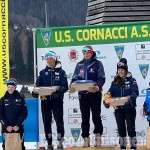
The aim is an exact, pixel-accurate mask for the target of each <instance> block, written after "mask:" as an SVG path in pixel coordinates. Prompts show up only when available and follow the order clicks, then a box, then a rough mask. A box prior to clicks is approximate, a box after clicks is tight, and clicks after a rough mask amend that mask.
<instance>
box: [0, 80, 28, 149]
mask: <svg viewBox="0 0 150 150" xmlns="http://www.w3.org/2000/svg"><path fill="white" fill-rule="evenodd" d="M6 84H7V91H6V92H5V94H4V96H3V97H2V98H1V100H0V121H1V124H2V133H3V134H4V133H14V132H16V133H20V137H21V138H22V150H25V146H24V140H23V134H24V122H25V120H26V118H27V116H28V110H27V106H26V102H25V100H24V96H23V95H21V94H20V93H19V92H18V91H17V90H16V86H17V83H16V80H15V79H13V78H12V79H9V80H8V81H7V82H6ZM2 147H3V150H5V141H3V145H2Z"/></svg>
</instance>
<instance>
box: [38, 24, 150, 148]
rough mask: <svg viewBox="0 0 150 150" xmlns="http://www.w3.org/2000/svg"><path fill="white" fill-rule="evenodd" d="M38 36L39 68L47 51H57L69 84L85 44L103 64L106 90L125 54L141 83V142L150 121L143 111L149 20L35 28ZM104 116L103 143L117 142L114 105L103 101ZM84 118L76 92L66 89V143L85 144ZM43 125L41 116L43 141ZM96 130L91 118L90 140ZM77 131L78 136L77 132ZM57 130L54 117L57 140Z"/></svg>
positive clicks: (149, 56)
mask: <svg viewBox="0 0 150 150" xmlns="http://www.w3.org/2000/svg"><path fill="white" fill-rule="evenodd" d="M36 38H37V66H38V72H39V71H41V70H42V69H44V68H45V66H46V61H45V54H46V53H47V52H48V51H54V52H56V54H57V59H58V60H59V61H61V64H62V68H63V69H64V70H65V71H66V73H67V77H68V83H69V84H70V82H71V78H72V75H73V72H74V69H75V66H76V64H77V62H79V61H81V60H82V59H83V54H82V48H83V47H84V46H86V45H90V46H92V48H93V50H94V51H95V53H96V57H97V59H98V60H100V61H101V62H102V63H103V65H104V70H105V74H106V83H105V85H104V87H103V94H105V93H106V92H107V91H108V89H109V87H110V85H111V82H112V81H113V79H114V76H115V75H116V71H117V62H118V61H119V60H120V59H121V58H126V59H127V61H128V68H129V71H130V72H131V73H132V76H133V77H134V78H135V79H136V80H137V83H138V85H139V93H140V94H139V97H138V98H137V117H136V133H137V137H138V142H139V143H141V144H142V143H144V140H145V134H146V126H147V124H148V123H147V121H146V119H145V118H142V116H141V115H140V111H141V109H142V106H143V103H144V100H145V95H146V89H147V87H148V86H149V84H148V83H149V76H150V71H149V64H150V22H134V23H120V24H111V25H89V26H78V27H63V28H46V29H43V28H42V29H37V30H36ZM91 71H92V70H91ZM91 118H92V117H91ZM101 118H102V122H103V126H104V132H103V138H102V144H103V145H105V144H106V145H108V144H116V143H118V134H117V132H118V131H117V125H116V121H115V117H114V109H113V107H111V108H110V109H106V108H105V107H104V106H103V105H102V113H101ZM40 120H41V118H40ZM81 121H82V119H81V112H80V109H79V102H78V94H77V92H76V93H72V94H71V93H69V92H66V93H65V96H64V122H65V142H66V143H65V144H66V145H77V146H81V145H82V142H83V141H82V140H83V139H82V137H81V133H82V131H81ZM42 128H43V124H42V120H41V121H40V143H44V142H45V140H44V139H45V138H44V130H43V129H42ZM93 130H94V125H93V123H92V119H91V126H90V136H91V144H93V143H94V138H93V137H94V134H93ZM80 131H81V132H80ZM74 133H76V135H77V136H74V135H75V134H74ZM56 134H57V133H56V125H55V121H54V120H53V137H54V139H56V141H57V138H56V137H57V136H56ZM76 137H77V138H76Z"/></svg>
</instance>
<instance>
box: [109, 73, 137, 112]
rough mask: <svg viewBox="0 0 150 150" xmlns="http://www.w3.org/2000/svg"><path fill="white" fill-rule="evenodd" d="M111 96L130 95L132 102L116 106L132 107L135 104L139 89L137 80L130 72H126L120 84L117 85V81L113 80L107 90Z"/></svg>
mask: <svg viewBox="0 0 150 150" xmlns="http://www.w3.org/2000/svg"><path fill="white" fill-rule="evenodd" d="M108 92H110V94H111V96H112V97H124V96H130V98H131V99H132V103H130V104H126V105H124V106H118V108H125V109H128V108H132V107H135V106H136V98H137V96H138V95H139V89H138V85H137V82H136V80H135V79H134V78H132V74H131V73H128V74H127V76H126V78H125V80H124V81H123V83H122V85H121V86H119V85H118V84H117V82H115V81H113V82H112V84H111V87H110V89H109V91H108Z"/></svg>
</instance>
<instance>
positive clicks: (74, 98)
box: [68, 93, 79, 100]
mask: <svg viewBox="0 0 150 150" xmlns="http://www.w3.org/2000/svg"><path fill="white" fill-rule="evenodd" d="M68 95H69V100H78V99H79V96H78V95H75V94H73V93H69V94H68Z"/></svg>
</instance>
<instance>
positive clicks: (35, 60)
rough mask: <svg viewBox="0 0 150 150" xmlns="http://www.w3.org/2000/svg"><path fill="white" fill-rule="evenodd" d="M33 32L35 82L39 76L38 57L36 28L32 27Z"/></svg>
mask: <svg viewBox="0 0 150 150" xmlns="http://www.w3.org/2000/svg"><path fill="white" fill-rule="evenodd" d="M32 32H33V56H34V84H35V82H36V78H37V64H36V62H37V59H36V35H35V32H36V29H32Z"/></svg>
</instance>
